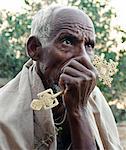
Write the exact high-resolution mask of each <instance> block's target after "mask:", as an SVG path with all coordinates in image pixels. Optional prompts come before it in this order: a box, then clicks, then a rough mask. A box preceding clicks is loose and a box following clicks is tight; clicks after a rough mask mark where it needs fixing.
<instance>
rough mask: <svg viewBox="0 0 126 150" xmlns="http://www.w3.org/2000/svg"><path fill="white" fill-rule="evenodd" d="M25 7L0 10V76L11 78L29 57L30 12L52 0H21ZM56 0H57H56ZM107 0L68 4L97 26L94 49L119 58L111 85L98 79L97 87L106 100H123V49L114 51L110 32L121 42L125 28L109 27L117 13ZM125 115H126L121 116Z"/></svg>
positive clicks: (125, 98)
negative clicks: (27, 49)
mask: <svg viewBox="0 0 126 150" xmlns="http://www.w3.org/2000/svg"><path fill="white" fill-rule="evenodd" d="M24 2H25V4H26V7H25V8H24V11H23V12H20V13H16V14H14V13H10V12H7V11H6V12H5V11H3V12H1V13H0V60H1V61H0V77H3V78H5V77H6V78H13V77H14V76H15V75H16V74H17V73H18V72H19V71H20V70H21V68H22V65H23V63H24V62H25V61H26V60H27V59H28V58H27V57H26V54H25V49H26V48H25V43H26V40H27V38H28V36H29V34H30V28H31V26H30V25H31V20H32V16H33V15H34V14H35V13H36V11H37V10H39V9H40V8H41V7H45V5H49V4H51V3H52V2H54V0H43V1H41V0H36V1H33V0H24ZM55 2H56V0H55ZM109 4H110V3H109V0H78V1H76V0H68V5H74V6H77V7H79V8H80V9H82V10H84V11H85V12H86V13H87V14H88V15H89V16H90V17H91V19H92V20H93V22H94V26H95V30H96V53H97V54H102V55H103V54H104V56H105V58H106V59H107V60H109V59H113V60H114V61H118V63H119V65H118V70H119V71H118V72H117V74H116V75H115V76H114V80H113V83H112V87H111V88H108V87H106V86H104V85H103V84H102V83H101V82H98V85H99V87H100V89H101V90H102V92H103V94H104V95H105V97H106V99H107V100H108V101H112V100H115V99H118V100H121V101H126V96H124V95H125V93H126V50H124V49H120V51H119V52H114V51H113V50H114V47H115V48H116V47H117V45H118V41H117V39H116V38H114V39H112V38H111V36H110V33H111V31H112V30H116V32H117V33H121V35H122V36H121V42H122V43H126V32H125V31H123V30H122V29H121V28H120V27H119V26H117V27H115V28H113V29H112V27H111V20H112V19H113V18H114V17H116V14H115V12H114V9H113V8H112V7H111V6H110V5H109ZM112 110H113V112H114V114H115V117H116V120H117V121H121V119H119V116H120V115H121V113H118V112H119V111H116V110H117V108H114V109H112ZM124 119H126V115H125V116H124V117H122V120H124Z"/></svg>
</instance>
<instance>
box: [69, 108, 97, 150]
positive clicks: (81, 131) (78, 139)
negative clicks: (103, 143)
mask: <svg viewBox="0 0 126 150" xmlns="http://www.w3.org/2000/svg"><path fill="white" fill-rule="evenodd" d="M68 120H69V125H70V132H71V140H72V149H74V150H76V149H78V150H95V149H96V144H95V138H94V136H93V134H92V131H91V127H90V126H91V125H90V124H89V121H88V117H87V114H86V110H84V111H83V112H82V111H78V112H75V113H73V112H72V113H71V112H70V113H69V112H68Z"/></svg>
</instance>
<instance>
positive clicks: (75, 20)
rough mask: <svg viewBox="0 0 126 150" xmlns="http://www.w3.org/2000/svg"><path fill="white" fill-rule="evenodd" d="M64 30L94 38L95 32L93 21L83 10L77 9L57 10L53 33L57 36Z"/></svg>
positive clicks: (54, 16) (53, 22) (53, 20)
mask: <svg viewBox="0 0 126 150" xmlns="http://www.w3.org/2000/svg"><path fill="white" fill-rule="evenodd" d="M62 30H70V31H71V32H74V33H75V32H76V33H77V32H81V33H83V34H84V35H85V36H92V38H93V36H94V38H95V31H94V26H93V23H92V21H91V19H90V18H89V17H88V15H86V14H85V13H84V12H82V11H81V10H78V9H75V8H59V9H56V10H55V12H54V14H53V17H52V22H51V33H52V35H56V34H57V33H58V32H60V31H62Z"/></svg>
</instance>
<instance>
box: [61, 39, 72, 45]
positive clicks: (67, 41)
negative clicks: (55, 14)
mask: <svg viewBox="0 0 126 150" xmlns="http://www.w3.org/2000/svg"><path fill="white" fill-rule="evenodd" d="M62 43H63V44H64V45H72V44H73V43H72V41H71V40H70V39H64V40H63V42H62Z"/></svg>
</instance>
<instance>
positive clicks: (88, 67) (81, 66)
mask: <svg viewBox="0 0 126 150" xmlns="http://www.w3.org/2000/svg"><path fill="white" fill-rule="evenodd" d="M66 66H69V67H71V68H74V69H76V70H78V71H80V72H83V73H86V74H87V72H88V71H89V72H90V71H92V72H93V73H94V74H95V76H96V77H98V72H97V69H96V68H95V67H94V66H93V64H92V63H91V62H90V61H89V60H88V59H87V58H86V57H84V56H81V57H76V58H74V59H71V60H70V61H69V62H68V63H67V64H65V66H64V67H63V68H62V72H63V70H64V68H66ZM89 75H92V74H91V72H90V73H89Z"/></svg>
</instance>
